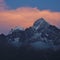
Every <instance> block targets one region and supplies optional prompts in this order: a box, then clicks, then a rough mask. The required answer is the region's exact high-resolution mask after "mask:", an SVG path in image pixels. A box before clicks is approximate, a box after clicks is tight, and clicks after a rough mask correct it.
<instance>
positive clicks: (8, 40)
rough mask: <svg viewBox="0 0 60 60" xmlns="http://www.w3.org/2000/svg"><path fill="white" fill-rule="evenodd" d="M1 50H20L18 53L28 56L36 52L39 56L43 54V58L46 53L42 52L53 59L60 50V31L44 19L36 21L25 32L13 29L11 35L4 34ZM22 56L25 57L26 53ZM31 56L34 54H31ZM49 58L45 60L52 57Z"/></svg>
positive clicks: (0, 37)
mask: <svg viewBox="0 0 60 60" xmlns="http://www.w3.org/2000/svg"><path fill="white" fill-rule="evenodd" d="M0 49H1V50H2V49H5V50H8V51H9V52H11V50H12V51H15V50H18V52H20V51H24V52H26V54H27V53H28V51H29V53H30V52H35V53H36V54H38V56H39V52H41V53H40V54H41V55H42V56H43V55H44V54H45V53H42V51H45V52H49V53H50V55H51V56H50V55H49V54H47V55H48V56H50V57H51V58H52V54H53V53H52V52H54V54H55V53H57V51H59V50H60V29H58V28H57V27H55V26H53V25H50V24H49V23H48V22H46V21H45V20H44V19H43V18H40V19H38V20H37V21H35V23H34V24H33V26H31V27H29V28H26V29H25V30H24V29H23V28H15V29H11V31H10V33H9V34H8V35H6V36H5V35H4V34H1V35H0ZM37 51H38V52H37ZM51 51H52V52H51ZM2 53H3V52H2ZM4 53H5V52H4ZM15 53H16V51H15ZM20 53H21V52H20ZM7 54H8V53H7ZM21 54H23V55H24V54H25V53H21ZM30 55H34V54H32V53H31V54H30ZM30 55H29V56H30ZM47 55H46V56H47ZM48 56H47V57H44V60H45V59H48V60H49V59H50V57H48ZM59 56H60V55H59ZM34 57H35V55H34ZM36 57H37V56H36ZM31 58H32V57H31ZM39 58H43V57H39Z"/></svg>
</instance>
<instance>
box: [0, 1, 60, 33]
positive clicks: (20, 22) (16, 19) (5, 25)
mask: <svg viewBox="0 0 60 60" xmlns="http://www.w3.org/2000/svg"><path fill="white" fill-rule="evenodd" d="M7 8H8V7H7V5H6V4H5V2H4V0H0V32H4V33H5V32H7V31H9V30H10V29H11V28H13V27H15V26H22V27H24V28H27V27H29V26H32V25H33V23H34V22H35V21H36V20H37V19H39V18H41V17H43V18H44V19H45V20H46V21H47V22H48V23H50V24H52V25H55V26H57V27H58V28H60V12H52V11H50V10H39V9H38V8H31V7H21V8H17V9H15V10H8V9H7Z"/></svg>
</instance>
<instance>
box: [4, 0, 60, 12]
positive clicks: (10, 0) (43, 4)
mask: <svg viewBox="0 0 60 60" xmlns="http://www.w3.org/2000/svg"><path fill="white" fill-rule="evenodd" d="M5 2H6V4H7V5H8V6H9V7H10V8H11V9H16V8H18V7H37V8H39V9H41V10H44V9H48V10H51V11H59V12H60V0H5Z"/></svg>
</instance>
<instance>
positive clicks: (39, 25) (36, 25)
mask: <svg viewBox="0 0 60 60" xmlns="http://www.w3.org/2000/svg"><path fill="white" fill-rule="evenodd" d="M49 25H50V24H48V22H46V21H45V20H44V18H40V19H38V20H37V21H36V22H35V23H34V24H33V27H34V28H35V29H36V30H37V29H38V28H44V27H48V26H49Z"/></svg>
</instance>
